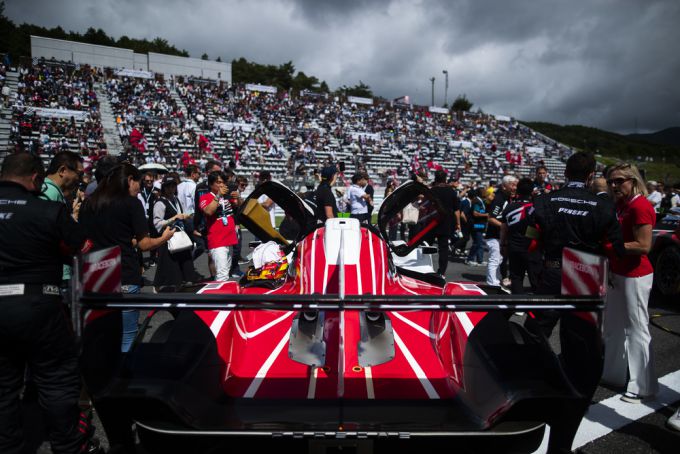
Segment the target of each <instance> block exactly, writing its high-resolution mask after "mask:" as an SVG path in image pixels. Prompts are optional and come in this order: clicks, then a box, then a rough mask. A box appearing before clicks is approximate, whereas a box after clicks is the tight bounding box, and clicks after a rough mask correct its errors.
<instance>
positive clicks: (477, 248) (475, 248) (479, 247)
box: [467, 231, 484, 263]
mask: <svg viewBox="0 0 680 454" xmlns="http://www.w3.org/2000/svg"><path fill="white" fill-rule="evenodd" d="M470 237H471V238H472V246H471V247H470V253H469V254H468V258H467V259H468V261H470V262H477V263H482V261H483V260H484V232H475V231H472V232H470Z"/></svg>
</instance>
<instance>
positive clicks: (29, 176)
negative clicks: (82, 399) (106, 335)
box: [0, 153, 87, 454]
mask: <svg viewBox="0 0 680 454" xmlns="http://www.w3.org/2000/svg"><path fill="white" fill-rule="evenodd" d="M44 178H45V169H44V168H43V166H42V163H41V162H40V158H38V157H36V156H32V155H30V154H28V153H18V154H13V155H9V156H7V157H6V158H5V160H4V162H3V165H2V176H1V177H0V452H2V453H3V454H10V453H17V454H18V453H19V452H22V445H23V436H22V433H21V419H22V417H21V410H20V405H19V393H20V392H21V388H22V385H23V381H24V372H25V370H26V367H27V366H28V369H29V370H30V371H31V374H32V378H33V381H34V383H35V385H36V386H37V388H38V394H39V396H40V399H39V402H40V406H41V407H42V409H43V414H44V415H45V417H46V418H47V420H46V423H47V427H48V430H49V438H50V441H51V444H52V451H53V452H55V453H57V452H59V453H73V454H75V453H80V452H83V451H81V449H84V444H85V443H86V440H85V438H86V436H85V435H83V433H81V432H80V431H79V427H78V419H79V416H80V411H79V408H78V398H79V396H80V375H79V372H78V356H77V349H76V345H75V340H74V337H73V333H72V331H71V330H70V328H69V323H68V320H67V318H66V315H65V313H64V308H63V305H62V302H61V297H60V294H59V285H60V284H61V278H62V271H63V265H64V263H66V262H67V261H68V260H67V259H68V258H69V256H65V255H63V254H64V253H65V252H67V253H68V254H73V253H75V252H77V251H78V250H79V249H80V247H81V245H82V244H83V242H84V241H85V233H84V232H83V230H82V229H81V228H80V227H79V225H78V224H77V223H76V222H75V221H74V220H73V219H72V218H71V216H70V215H69V213H68V210H67V209H66V206H65V205H64V204H63V203H56V202H51V201H48V200H41V199H39V198H38V197H36V194H38V193H40V190H41V188H42V185H43V180H44ZM83 429H84V430H85V432H87V428H86V427H85V428H83Z"/></svg>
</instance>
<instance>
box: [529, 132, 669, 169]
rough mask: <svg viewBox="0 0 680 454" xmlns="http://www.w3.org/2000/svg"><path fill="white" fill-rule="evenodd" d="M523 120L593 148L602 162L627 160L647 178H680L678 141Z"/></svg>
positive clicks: (564, 140)
mask: <svg viewBox="0 0 680 454" xmlns="http://www.w3.org/2000/svg"><path fill="white" fill-rule="evenodd" d="M522 123H523V124H525V125H526V126H528V127H530V128H531V129H534V130H536V131H538V132H540V133H541V134H544V135H546V136H548V137H550V138H552V139H555V140H557V141H558V142H561V143H563V144H565V145H569V146H571V147H574V148H577V149H579V150H585V151H592V152H594V153H595V154H596V155H598V160H599V161H601V162H603V163H605V164H611V163H613V162H616V161H627V162H631V163H633V164H636V165H637V166H638V167H640V168H641V169H643V170H645V172H646V176H647V178H648V179H655V180H662V181H670V182H677V181H680V146H678V145H665V144H658V143H652V142H649V141H648V140H645V139H646V137H645V136H642V137H641V136H634V137H631V136H624V135H621V134H616V133H614V132H609V131H603V130H602V129H597V128H590V127H586V126H579V125H566V126H561V125H557V124H554V123H544V122H526V121H523V122H522ZM649 136H651V137H654V136H655V135H654V134H650V135H649Z"/></svg>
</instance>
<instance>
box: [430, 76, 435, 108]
mask: <svg viewBox="0 0 680 454" xmlns="http://www.w3.org/2000/svg"><path fill="white" fill-rule="evenodd" d="M430 82H432V104H430V105H431V106H434V76H432V77H431V78H430Z"/></svg>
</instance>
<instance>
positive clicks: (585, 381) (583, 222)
mask: <svg viewBox="0 0 680 454" xmlns="http://www.w3.org/2000/svg"><path fill="white" fill-rule="evenodd" d="M594 174H595V159H594V158H593V156H592V155H591V154H589V153H584V152H578V153H574V154H573V155H571V157H569V159H568V160H567V166H566V169H565V171H564V176H565V177H566V179H567V182H566V184H565V185H564V186H563V187H562V188H561V189H559V190H555V191H552V192H550V193H548V194H543V195H539V196H538V197H536V198H535V200H534V222H535V225H536V229H537V230H539V232H540V237H541V240H542V246H543V247H542V250H543V272H542V273H541V276H540V278H539V281H538V288H537V290H536V293H537V294H542V295H551V294H552V295H559V294H560V293H561V284H562V249H563V248H564V247H571V248H574V249H578V250H581V251H585V252H590V253H595V254H602V253H604V252H607V251H608V250H609V248H610V247H611V249H613V251H614V252H615V253H616V255H618V256H622V255H623V254H624V252H625V250H624V246H623V237H622V234H621V227H620V225H619V222H618V221H617V219H616V213H615V211H614V204H613V202H612V201H611V200H608V199H605V198H602V197H598V196H597V195H595V194H593V193H592V192H590V191H589V190H588V186H589V183H590V181H591V180H592V178H593V176H594ZM608 243H610V244H608ZM531 315H533V317H535V318H532V316H529V317H527V319H526V322H525V327H526V328H527V330H528V331H529V332H532V333H533V334H534V335H536V336H537V337H539V338H543V339H544V341H545V342H547V338H548V337H549V336H550V334H551V333H552V330H553V328H554V327H555V325H556V323H557V322H558V320H560V316H559V315H558V313H557V311H541V312H535V313H532V314H531ZM599 337H600V333H599V330H597V329H596V327H595V326H593V325H592V324H591V323H589V322H587V321H585V320H583V319H580V318H579V317H577V316H574V315H572V314H567V315H565V316H564V317H562V318H561V323H560V347H561V353H560V358H561V360H562V362H563V364H564V365H565V369H566V372H567V374H568V377H569V380H570V382H571V384H572V386H574V388H575V389H576V390H578V392H579V394H580V395H581V397H580V398H578V399H574V400H573V401H572V402H570V403H568V404H565V405H563V406H562V407H561V408H560V409H559V411H556V412H555V414H554V415H552V416H551V418H552V419H551V421H550V422H549V424H550V427H551V434H550V441H549V446H548V451H549V452H565V453H567V452H571V444H572V442H573V440H574V436H575V435H576V431H577V430H578V425H579V423H580V419H581V418H582V417H583V415H584V414H585V412H586V410H587V409H588V406H589V405H590V399H591V398H592V395H593V393H594V392H595V390H596V389H597V384H598V382H599V380H600V376H601V375H602V352H601V351H598V349H597V348H596V346H597V345H599V343H598V338H599Z"/></svg>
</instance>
